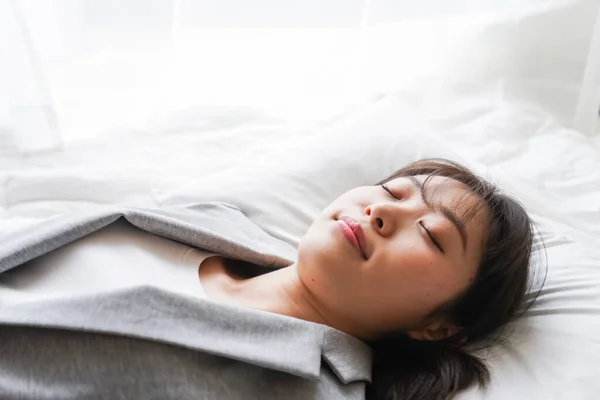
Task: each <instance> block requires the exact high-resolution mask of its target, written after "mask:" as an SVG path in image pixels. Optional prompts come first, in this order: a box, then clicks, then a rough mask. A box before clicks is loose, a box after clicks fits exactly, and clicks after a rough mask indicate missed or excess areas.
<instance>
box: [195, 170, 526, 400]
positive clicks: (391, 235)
mask: <svg viewBox="0 0 600 400" xmlns="http://www.w3.org/2000/svg"><path fill="white" fill-rule="evenodd" d="M532 243H533V234H532V222H531V221H530V219H529V217H528V216H527V213H526V212H525V210H524V209H523V207H522V206H521V205H520V204H519V203H518V202H517V201H515V200H513V199H511V198H510V197H508V196H506V195H504V194H502V193H501V192H500V191H499V190H498V189H497V188H496V187H495V186H493V185H492V184H490V183H488V182H486V181H485V180H483V179H481V178H479V177H477V176H476V175H474V174H473V173H472V172H470V171H469V170H468V169H466V168H464V167H463V166H461V165H459V164H457V163H454V162H451V161H448V160H422V161H417V162H415V163H412V164H410V165H408V166H406V167H405V168H402V169H400V170H399V171H397V172H396V173H394V174H393V175H392V176H390V177H388V178H387V179H385V180H383V181H382V182H380V183H379V184H378V185H377V186H369V187H360V188H356V189H353V190H351V191H349V192H347V193H345V194H343V195H342V196H340V197H339V198H338V199H336V200H335V201H334V202H333V203H332V204H330V205H329V206H328V207H327V208H326V209H325V210H324V211H323V212H322V213H321V214H320V215H319V217H318V218H317V219H316V220H315V221H314V223H313V224H312V225H311V227H310V228H309V230H308V232H307V233H306V234H305V236H304V237H303V238H302V240H301V242H300V246H299V252H298V260H297V262H296V263H295V264H294V265H291V266H290V267H288V268H283V269H280V270H276V271H273V272H270V273H267V274H264V275H259V276H256V277H254V278H250V279H248V277H249V276H252V271H251V270H252V268H251V267H249V266H248V265H247V264H245V263H239V262H238V263H236V262H235V261H232V260H219V259H218V258H215V259H213V260H212V261H211V259H208V260H207V261H206V264H205V265H204V269H201V270H200V277H201V280H202V282H203V286H204V287H205V290H206V291H207V293H208V294H209V297H213V298H215V299H221V300H223V301H230V302H233V303H238V304H240V305H245V306H249V307H255V308H259V309H262V310H267V311H271V312H275V313H281V314H285V315H289V316H293V317H297V318H301V319H306V320H309V321H314V322H318V323H322V324H326V325H329V326H332V327H334V328H336V329H339V330H341V331H344V332H346V333H349V334H351V335H353V336H355V337H358V338H360V339H362V340H364V341H366V342H367V343H369V344H371V346H372V348H373V350H374V371H373V383H372V385H370V387H369V388H368V390H367V398H368V399H390V400H391V399H398V400H400V399H403V400H405V399H414V400H417V399H419V400H423V399H444V398H448V397H451V396H452V395H453V394H455V393H456V392H458V391H460V390H463V389H465V388H467V387H469V386H471V385H472V384H474V383H479V384H480V385H481V386H485V385H486V383H487V382H488V381H489V371H488V369H487V368H486V365H485V364H484V363H483V362H482V361H481V360H480V359H478V358H477V357H475V356H472V355H469V354H467V353H466V352H464V351H463V350H462V349H461V348H462V347H463V346H465V345H468V344H471V343H473V342H477V341H480V340H483V339H489V338H490V336H491V335H493V334H494V333H497V331H498V329H499V328H501V327H503V326H504V325H506V324H507V323H508V322H510V321H512V320H513V319H514V318H515V317H516V316H517V312H518V310H521V309H523V306H524V298H525V293H526V291H527V289H528V287H529V286H530V283H529V282H528V277H529V276H531V274H530V256H531V252H532ZM222 261H224V262H222ZM262 272H264V271H262ZM254 273H255V274H256V273H261V272H260V271H257V270H256V271H255V272H254Z"/></svg>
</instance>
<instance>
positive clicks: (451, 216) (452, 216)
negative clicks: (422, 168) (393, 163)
mask: <svg viewBox="0 0 600 400" xmlns="http://www.w3.org/2000/svg"><path fill="white" fill-rule="evenodd" d="M407 178H408V179H410V181H411V182H412V183H413V185H414V186H415V188H417V189H418V190H419V192H420V193H421V199H422V200H423V203H425V204H426V205H427V207H429V209H430V210H432V211H434V210H433V207H431V205H430V204H429V202H428V201H427V199H426V196H425V194H424V190H423V183H422V182H421V181H420V180H419V179H417V178H415V177H414V176H408V177H407ZM436 208H438V209H439V210H440V211H441V212H442V214H444V216H445V217H446V218H447V219H448V220H449V221H450V222H452V224H453V225H454V227H455V228H456V230H457V231H458V233H459V235H460V240H461V242H462V248H463V252H465V251H466V250H467V230H466V227H465V222H464V221H463V220H461V219H460V218H459V217H458V215H456V213H455V212H454V211H452V210H451V209H449V208H448V207H446V206H443V205H438V206H437V207H436Z"/></svg>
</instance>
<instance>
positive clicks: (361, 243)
mask: <svg viewBox="0 0 600 400" xmlns="http://www.w3.org/2000/svg"><path fill="white" fill-rule="evenodd" d="M338 224H339V225H340V228H341V229H342V232H343V233H344V236H346V238H347V239H348V240H349V241H350V243H351V244H352V245H353V246H354V247H356V248H357V249H358V250H359V251H360V252H361V254H362V255H363V257H364V258H365V259H367V254H366V251H365V250H366V248H365V235H364V233H363V230H362V228H361V226H360V224H359V223H358V221H356V220H355V219H354V218H351V217H340V218H339V220H338Z"/></svg>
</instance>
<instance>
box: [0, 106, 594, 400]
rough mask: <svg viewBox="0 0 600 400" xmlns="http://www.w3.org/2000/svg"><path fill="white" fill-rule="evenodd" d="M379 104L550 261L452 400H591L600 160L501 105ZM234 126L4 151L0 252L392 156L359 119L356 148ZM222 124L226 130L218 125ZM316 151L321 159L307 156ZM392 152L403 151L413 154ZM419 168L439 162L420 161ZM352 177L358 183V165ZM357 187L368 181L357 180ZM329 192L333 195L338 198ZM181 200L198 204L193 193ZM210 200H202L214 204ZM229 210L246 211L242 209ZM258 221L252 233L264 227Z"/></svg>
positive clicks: (250, 124)
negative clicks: (148, 209) (46, 224)
mask: <svg viewBox="0 0 600 400" xmlns="http://www.w3.org/2000/svg"><path fill="white" fill-rule="evenodd" d="M387 101H388V107H391V108H392V109H394V107H395V108H397V109H398V110H402V113H404V115H409V114H410V115H414V116H417V117H416V118H418V120H419V121H421V122H422V123H423V124H426V125H427V126H428V127H432V128H433V129H432V130H431V132H433V134H434V135H435V137H436V139H439V140H440V141H442V142H443V143H445V145H446V146H448V147H451V148H453V149H455V150H456V151H457V152H458V153H459V154H460V155H461V156H462V157H464V158H465V159H466V160H469V163H470V165H471V166H474V167H475V168H476V169H477V170H478V171H479V172H481V173H483V174H484V175H486V176H487V177H488V178H490V179H492V180H493V181H495V182H497V183H499V184H500V185H501V186H502V187H503V188H504V189H505V190H506V191H507V192H509V193H511V194H513V195H514V196H516V197H517V198H519V199H520V200H521V201H522V202H523V203H524V204H525V206H526V207H527V209H528V210H529V211H530V212H531V214H532V215H533V217H534V219H535V220H536V222H537V223H538V224H539V227H540V230H541V233H542V236H543V237H544V240H545V244H546V247H547V260H548V277H547V282H546V286H545V288H544V290H543V291H542V293H541V295H540V298H539V301H538V302H537V303H536V304H535V305H534V307H533V308H532V309H531V310H530V311H528V314H527V317H526V318H525V319H523V320H522V321H521V323H520V324H518V325H517V326H516V327H515V335H514V336H513V340H512V341H511V344H505V345H502V346H495V347H493V348H492V349H491V350H490V351H489V352H488V353H485V354H484V355H485V356H486V357H488V358H489V360H490V364H491V365H492V372H493V377H494V378H493V382H492V385H491V387H490V389H489V390H487V391H479V390H471V391H468V392H467V393H464V394H463V395H461V398H464V399H507V398H528V399H530V400H534V399H594V398H597V393H598V392H600V382H599V381H598V380H597V378H596V370H595V368H596V366H597V365H600V342H598V339H597V338H598V337H600V250H599V249H600V235H599V234H600V150H599V148H598V147H597V145H596V144H595V142H594V140H595V139H589V138H586V137H584V136H583V135H580V134H578V133H577V132H574V131H572V130H569V129H565V128H563V127H562V126H561V125H560V124H559V123H558V122H557V121H556V120H555V119H554V118H552V117H551V116H550V115H549V114H547V113H546V112H544V111H543V110H541V109H538V108H536V107H534V106H531V105H529V104H523V103H519V102H516V101H509V100H505V99H498V97H497V96H487V95H480V96H462V95H461V96H458V95H457V96H448V97H446V98H444V99H443V101H440V102H439V105H438V106H437V107H433V106H432V105H431V104H425V103H423V102H414V101H411V97H410V96H404V95H402V94H399V95H396V96H392V97H391V98H388V99H387ZM369 107H371V105H369V106H366V107H365V108H366V109H368V108H369ZM354 111H356V110H354ZM239 112H240V110H236V109H229V110H220V111H219V112H218V113H217V114H219V115H220V117H219V118H221V119H219V118H217V117H215V118H214V121H216V122H215V123H214V124H208V125H202V124H201V122H199V121H194V120H193V118H192V120H190V119H188V118H181V116H179V117H176V118H175V119H173V120H171V124H170V125H169V124H167V125H166V127H164V128H161V129H157V130H156V131H153V132H115V133H114V134H113V135H111V136H107V137H105V138H104V140H102V141H99V140H91V141H87V142H80V143H76V144H72V145H70V146H68V147H66V148H64V149H62V150H60V151H55V152H48V153H39V154H33V155H29V156H19V155H17V154H15V153H14V152H12V151H11V149H10V146H9V145H6V146H4V147H3V148H2V151H1V152H0V168H1V170H0V224H1V229H0V240H2V239H3V238H6V237H7V236H9V235H10V233H11V232H12V231H14V230H17V229H24V228H25V227H26V226H28V225H29V224H31V223H34V222H37V221H39V220H41V219H45V218H52V217H53V216H55V215H57V214H60V213H63V212H68V211H70V210H74V209H79V208H84V207H95V206H97V205H99V204H127V205H136V206H162V205H172V204H178V203H185V202H186V201H189V200H190V198H187V199H186V198H185V196H182V195H181V194H182V191H183V193H185V191H186V189H185V188H186V187H189V185H192V186H194V187H196V189H195V190H198V187H200V188H203V189H204V190H205V191H210V189H211V188H217V187H219V188H221V189H222V190H224V191H225V192H227V191H230V192H231V193H239V192H237V190H239V187H240V186H242V185H243V184H244V181H245V174H249V173H250V172H252V173H253V174H256V176H258V178H256V179H257V180H256V179H255V180H250V182H252V186H251V187H250V188H246V189H247V190H254V191H261V190H273V189H274V186H273V185H269V184H268V182H263V181H265V180H267V179H268V177H271V176H273V175H271V173H272V172H273V170H278V171H279V172H281V174H283V176H286V177H287V179H289V180H294V179H296V180H299V182H300V183H301V188H302V189H303V190H306V191H307V194H308V191H311V190H313V191H319V190H321V189H320V188H319V187H317V186H314V185H312V183H311V182H308V181H305V180H302V176H299V175H298V171H297V170H294V168H293V167H289V166H288V167H286V166H285V162H286V159H287V158H291V157H292V156H294V157H295V158H296V160H298V159H300V160H302V161H303V162H304V163H305V164H314V166H315V168H322V166H327V168H330V170H329V171H327V172H328V173H327V174H323V175H334V176H335V177H336V180H337V181H339V180H345V182H346V183H348V184H349V183H351V182H352V179H358V178H356V177H355V178H353V177H352V176H348V175H349V174H350V175H352V174H353V173H354V171H355V170H352V172H350V173H349V174H348V173H345V172H344V170H340V168H338V167H339V166H340V165H348V166H352V163H349V160H348V159H349V158H351V156H349V154H348V151H347V150H348V149H349V148H351V147H348V146H350V145H352V144H353V143H354V144H357V143H358V144H359V145H360V146H361V147H365V146H364V144H366V143H373V149H374V150H373V153H372V154H371V153H369V152H368V151H367V153H366V155H365V156H364V157H365V158H361V159H360V160H358V161H357V162H358V163H360V162H363V161H364V162H365V164H364V165H365V168H363V169H368V168H370V166H368V165H367V164H366V163H367V162H369V163H372V164H376V163H377V162H378V161H377V160H378V159H383V158H386V157H388V156H390V155H386V157H381V150H382V149H384V148H385V147H386V143H385V142H383V143H377V142H378V140H379V139H382V138H383V136H381V137H380V136H378V132H379V131H380V130H382V128H383V127H385V126H386V124H387V123H388V121H386V120H385V119H384V120H381V118H378V114H377V113H375V114H373V115H371V116H370V117H369V116H367V118H373V119H375V120H377V121H375V122H376V123H375V122H373V124H372V125H368V124H367V125H364V126H363V127H362V128H361V129H362V135H357V134H356V132H354V133H353V134H348V135H345V136H343V138H344V139H343V140H342V141H340V140H339V139H340V137H336V138H335V140H333V141H327V140H325V139H326V137H325V136H326V135H327V130H319V129H313V130H310V131H301V130H289V129H287V127H286V126H285V124H283V123H281V122H279V121H277V120H273V119H269V118H267V117H266V116H261V115H259V114H252V118H239V119H238V120H236V121H237V122H235V123H232V122H231V121H232V120H231V119H228V118H224V117H223V115H226V114H227V113H230V114H231V115H232V116H233V115H239ZM244 112H245V111H244ZM399 112H400V111H399ZM236 113H237V114H236ZM402 113H400V115H402ZM367 114H368V113H367ZM192 115H193V113H192ZM386 115H389V114H386ZM207 118H210V115H208V114H206V113H204V114H203V115H202V118H200V121H206V119H207ZM396 118H400V119H401V117H396ZM221 120H222V121H225V122H223V124H222V125H220V123H219V122H218V121H221ZM234 120H235V118H234ZM369 126H370V128H369ZM413 127H414V126H413ZM400 129H401V128H398V127H396V126H395V127H394V128H393V130H397V131H398V135H408V136H411V135H413V136H414V135H419V134H418V133H417V132H416V131H412V132H411V131H410V130H411V129H412V128H407V127H405V130H408V132H401V130H400ZM361 141H362V142H361ZM382 141H383V139H382ZM303 143H311V145H310V146H306V145H304V146H303ZM319 143H322V148H319V149H315V148H313V147H314V146H318V145H319ZM399 143H400V144H399V146H401V145H405V146H410V145H411V144H410V143H411V142H409V141H406V142H399ZM397 145H398V144H397ZM311 146H313V147H311ZM350 154H352V153H350ZM415 154H416V153H415ZM418 154H420V155H426V156H428V155H437V153H436V152H435V151H430V150H429V149H427V148H426V149H424V150H423V149H421V150H419V151H418ZM367 156H368V158H367ZM391 156H393V155H391ZM361 157H362V156H361ZM392 158H393V157H392ZM388 159H389V157H388ZM398 161H399V162H400V161H402V160H398ZM407 161H408V160H407ZM344 163H349V164H344ZM355 164H356V163H355ZM352 167H353V168H357V170H359V169H361V165H358V166H356V165H354V166H352ZM367 178H372V176H368V175H362V176H361V177H360V179H361V180H365V181H366V179H367ZM332 182H335V181H332ZM275 186H276V185H275ZM182 188H183V189H182ZM336 190H338V191H341V186H340V187H338V188H337V189H336ZM173 193H175V194H176V195H173ZM190 193H191V194H192V196H191V198H194V196H193V194H194V193H197V192H190ZM207 196H208V197H206V196H205V199H208V198H210V193H208V194H207ZM327 196H329V194H328V195H327ZM327 196H323V197H327ZM215 199H217V200H220V199H222V198H220V197H219V198H215ZM229 199H230V200H231V201H233V202H235V201H239V202H240V206H241V207H242V208H243V207H244V206H245V204H244V199H237V200H236V197H235V196H230V197H229ZM276 200H277V202H278V203H277V205H278V206H279V207H281V208H273V207H272V206H273V204H271V203H269V202H266V201H265V203H261V204H255V205H254V206H255V207H256V209H258V210H262V213H263V215H268V214H270V213H273V212H274V211H273V210H275V209H277V210H283V211H285V210H286V209H290V210H293V211H292V212H291V214H292V216H291V217H290V218H294V217H298V219H299V220H300V221H301V222H300V223H299V224H298V225H296V226H295V228H296V229H297V230H299V229H300V228H301V227H302V226H304V225H306V224H307V223H308V222H309V220H310V217H311V216H314V212H315V211H316V207H313V205H311V206H310V207H309V206H308V205H307V207H306V210H307V211H306V212H305V213H304V214H302V215H298V211H297V210H298V209H300V208H293V207H292V206H291V203H290V202H292V201H294V202H297V203H299V204H300V206H302V203H303V201H304V202H305V203H307V202H309V200H308V196H307V199H306V200H303V198H302V196H301V195H298V196H294V199H289V198H286V197H285V196H284V195H278V197H277V198H276ZM256 216H257V218H258V222H259V225H260V222H261V221H263V220H261V219H260V217H261V214H256ZM276 233H277V232H276ZM282 235H283V239H284V240H287V241H289V242H291V243H296V242H297V240H298V234H297V231H295V232H292V233H289V234H288V235H287V236H286V235H285V232H284V233H282Z"/></svg>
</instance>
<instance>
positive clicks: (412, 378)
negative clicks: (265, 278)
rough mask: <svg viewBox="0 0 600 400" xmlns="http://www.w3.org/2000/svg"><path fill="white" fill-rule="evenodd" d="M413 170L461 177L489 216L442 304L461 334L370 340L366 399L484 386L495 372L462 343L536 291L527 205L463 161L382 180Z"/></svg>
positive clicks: (504, 319) (232, 266)
mask: <svg viewBox="0 0 600 400" xmlns="http://www.w3.org/2000/svg"><path fill="white" fill-rule="evenodd" d="M415 175H426V176H427V177H428V178H427V179H426V180H425V182H424V187H426V185H427V183H428V181H429V179H431V178H432V177H434V176H442V177H447V178H450V179H452V180H454V181H457V182H460V183H462V184H463V185H465V186H466V187H467V188H468V189H469V191H470V193H471V194H473V195H475V196H477V197H478V198H479V199H480V202H481V204H482V206H484V207H486V208H487V210H488V213H489V216H490V217H489V218H490V226H489V228H488V238H487V243H486V246H485V248H484V251H483V254H482V257H481V261H480V264H479V269H478V272H477V275H476V276H475V278H474V280H473V282H472V283H471V284H470V285H469V287H468V288H467V289H466V290H465V291H464V292H463V293H461V294H459V295H458V297H457V298H455V299H454V300H453V301H452V302H451V304H447V305H445V306H444V307H443V309H442V310H438V311H440V312H443V315H444V316H445V317H446V318H447V319H448V320H449V322H451V323H453V324H454V325H456V326H458V327H460V330H459V331H458V332H457V333H456V334H454V335H453V336H451V337H449V338H446V339H443V340H436V341H422V340H415V339H411V338H409V337H408V336H407V335H405V334H403V333H398V334H392V335H387V336H385V337H382V338H379V339H377V340H375V341H372V342H370V343H369V344H370V345H371V347H372V349H373V378H372V383H371V384H370V385H368V386H367V393H366V397H367V400H438V399H448V398H450V397H452V396H453V395H455V394H456V393H457V392H459V391H461V390H464V389H466V388H468V387H470V386H472V385H473V384H475V383H477V384H479V385H480V386H482V387H484V386H486V384H487V383H488V382H489V379H490V373H489V370H488V368H487V366H486V364H485V362H484V361H483V360H482V359H480V358H478V357H476V356H474V355H472V354H469V353H467V352H466V351H464V350H463V349H462V348H461V347H462V346H464V345H467V344H471V343H474V342H479V341H481V340H482V339H489V338H490V336H492V335H493V334H496V335H497V337H498V338H499V337H501V335H500V332H499V330H500V328H502V327H504V326H506V325H507V324H508V323H509V322H511V321H513V320H514V319H516V318H517V317H518V316H519V315H520V314H521V313H522V312H524V311H525V310H526V309H527V308H528V307H529V306H530V305H531V304H532V303H533V301H534V300H535V298H536V297H537V293H536V294H535V295H534V296H533V297H532V298H531V299H530V301H526V297H525V295H526V293H527V292H528V291H529V289H530V288H531V287H532V283H533V282H532V280H531V276H532V274H531V272H532V271H531V267H530V265H531V264H530V259H531V255H532V249H533V238H534V225H533V223H532V221H531V220H530V219H529V217H528V215H527V213H526V211H525V209H524V208H523V206H521V204H520V203H519V202H517V201H516V200H514V199H512V198H511V197H509V196H507V195H505V194H503V193H502V192H500V190H499V189H498V188H497V187H496V186H494V185H492V184H491V183H489V182H487V181H486V180H484V179H483V178H481V177H479V176H477V175H475V174H474V173H473V172H471V171H470V170H468V169H467V168H465V167H463V166H462V165H460V164H458V163H455V162H452V161H449V160H444V159H425V160H420V161H416V162H413V163H411V164H409V165H407V166H406V167H404V168H402V169H400V170H398V171H396V172H395V173H393V174H392V175H391V176H389V177H388V178H386V179H384V180H383V181H381V182H379V184H383V183H386V182H388V181H390V180H392V179H395V178H398V177H403V176H415ZM473 212H476V210H473ZM224 264H225V267H226V271H227V272H228V273H229V274H231V275H233V276H238V277H240V278H249V277H251V276H256V275H260V274H263V273H266V272H269V270H270V269H269V268H265V267H259V266H256V265H254V264H251V263H247V262H243V261H239V260H230V259H225V260H224ZM544 279H545V276H544ZM542 285H543V282H542ZM540 289H541V286H540ZM538 293H539V291H538Z"/></svg>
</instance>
